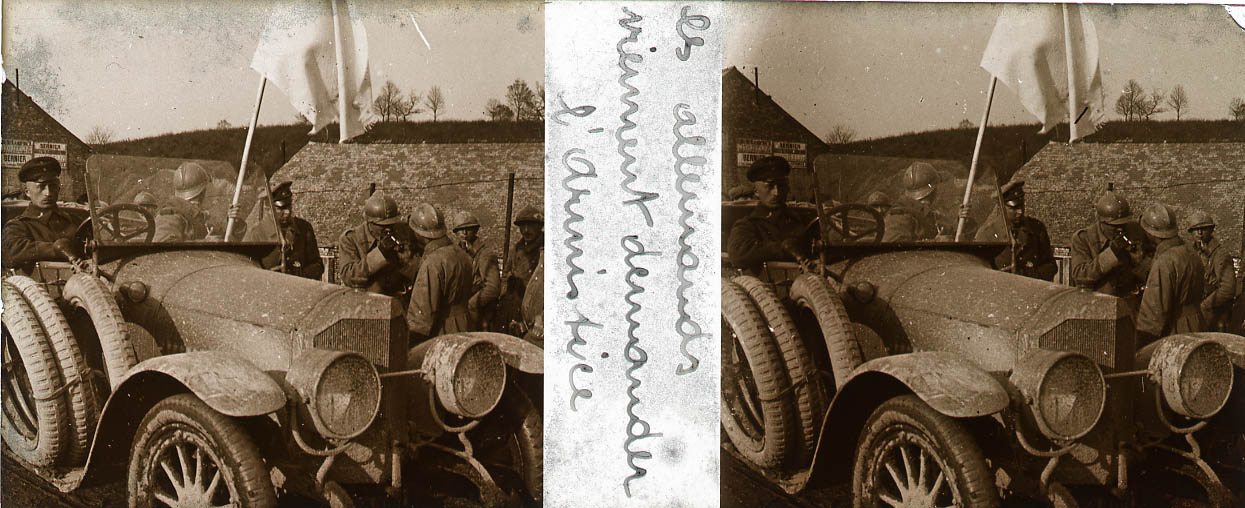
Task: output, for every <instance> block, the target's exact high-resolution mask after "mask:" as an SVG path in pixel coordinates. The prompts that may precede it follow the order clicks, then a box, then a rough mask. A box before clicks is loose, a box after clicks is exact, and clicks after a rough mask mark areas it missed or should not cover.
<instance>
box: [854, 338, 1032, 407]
mask: <svg viewBox="0 0 1245 508" xmlns="http://www.w3.org/2000/svg"><path fill="white" fill-rule="evenodd" d="M869 372H879V373H882V374H886V375H888V376H890V377H893V378H895V379H896V380H898V381H899V382H901V383H903V384H904V386H906V387H907V388H908V389H909V390H911V391H912V393H913V394H915V395H916V396H917V397H920V398H921V400H922V401H924V402H925V403H926V404H929V407H932V408H934V410H935V411H938V412H939V413H942V414H944V415H947V416H950V417H952V418H971V417H975V416H985V415H989V414H994V413H997V412H999V411H1002V410H1003V409H1004V408H1006V407H1007V405H1008V402H1009V399H1008V396H1007V389H1005V388H1003V385H1001V384H999V382H998V380H996V379H995V378H994V377H993V376H991V375H990V374H989V373H988V372H986V371H985V370H983V369H982V368H981V367H978V366H977V365H976V364H974V363H973V362H970V361H968V360H966V359H964V358H962V357H960V356H958V355H955V354H952V353H946V352H941V351H924V352H919V353H908V354H902V355H893V356H886V357H882V358H878V359H875V360H870V361H868V362H865V363H864V364H862V365H861V366H860V367H858V368H856V370H855V371H854V372H852V377H851V379H849V380H848V381H847V382H848V384H849V385H850V384H851V383H852V382H853V381H855V380H856V378H857V377H860V376H861V375H863V374H866V373H869Z"/></svg>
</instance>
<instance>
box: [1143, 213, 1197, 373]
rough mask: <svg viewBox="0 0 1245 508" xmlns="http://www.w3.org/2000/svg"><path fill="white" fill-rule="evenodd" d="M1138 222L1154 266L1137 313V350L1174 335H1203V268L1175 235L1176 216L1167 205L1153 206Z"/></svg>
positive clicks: (1177, 235)
mask: <svg viewBox="0 0 1245 508" xmlns="http://www.w3.org/2000/svg"><path fill="white" fill-rule="evenodd" d="M1140 222H1141V228H1142V229H1143V230H1145V234H1146V236H1147V237H1149V239H1150V242H1151V243H1153V244H1154V262H1153V263H1152V264H1151V266H1150V274H1149V276H1148V277H1147V278H1146V286H1145V287H1146V290H1145V292H1144V293H1142V294H1141V307H1140V309H1139V310H1138V311H1137V347H1138V348H1140V347H1142V346H1145V345H1146V344H1149V343H1151V342H1154V341H1155V340H1157V339H1159V338H1160V337H1166V336H1168V335H1171V334H1173V333H1196V332H1201V331H1205V329H1206V320H1205V318H1204V316H1203V315H1202V308H1201V305H1202V295H1203V294H1204V292H1203V289H1202V288H1203V286H1204V285H1205V283H1206V281H1205V278H1204V277H1205V276H1204V268H1203V267H1202V260H1201V258H1199V257H1198V255H1197V253H1196V252H1194V251H1193V249H1192V248H1190V247H1189V246H1188V245H1186V244H1185V243H1184V240H1181V239H1180V235H1179V234H1177V233H1178V229H1177V227H1176V213H1175V212H1173V211H1172V209H1171V207H1169V206H1167V205H1164V204H1161V203H1159V204H1153V205H1150V206H1149V207H1147V208H1146V210H1145V212H1144V213H1142V214H1141V221H1140Z"/></svg>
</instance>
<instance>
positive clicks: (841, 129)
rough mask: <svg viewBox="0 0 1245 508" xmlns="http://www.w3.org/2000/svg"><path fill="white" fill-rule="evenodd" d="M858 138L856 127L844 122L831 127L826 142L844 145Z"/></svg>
mask: <svg viewBox="0 0 1245 508" xmlns="http://www.w3.org/2000/svg"><path fill="white" fill-rule="evenodd" d="M855 139H856V129H853V128H851V127H848V126H846V125H843V124H839V125H835V126H834V128H832V129H830V133H828V134H826V143H829V144H831V145H843V144H847V143H851V142H852V141H854V140H855Z"/></svg>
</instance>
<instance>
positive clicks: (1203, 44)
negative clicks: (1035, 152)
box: [723, 3, 1245, 138]
mask: <svg viewBox="0 0 1245 508" xmlns="http://www.w3.org/2000/svg"><path fill="white" fill-rule="evenodd" d="M1001 8H1002V7H1001V6H1000V5H998V4H976V5H965V4H944V5H930V4H902V3H893V4H881V3H871V4H856V3H846V4H844V3H838V4H835V3H832V4H826V3H818V4H813V3H787V4H773V3H747V4H741V3H728V4H727V7H726V8H725V9H724V10H725V11H726V13H727V15H728V16H729V18H728V19H727V20H726V22H727V23H728V25H727V26H729V27H730V30H729V32H730V36H729V37H728V43H727V49H726V56H725V58H724V60H725V61H724V62H723V64H724V67H729V66H732V65H733V66H737V67H741V68H743V70H744V72H745V73H746V74H747V75H748V76H749V78H751V77H752V68H753V67H754V66H756V67H759V71H760V81H761V89H762V90H764V91H765V92H766V93H768V94H770V95H771V96H773V97H774V99H775V100H776V101H778V103H779V104H781V105H782V106H783V107H784V108H785V109H786V110H787V111H788V112H790V113H791V114H792V115H793V116H795V117H796V118H797V119H799V120H800V121H801V122H802V123H804V125H805V126H807V127H808V128H809V129H810V130H812V131H813V132H814V133H815V134H818V135H821V136H823V137H824V136H825V134H826V133H827V132H829V130H830V129H831V128H832V127H833V126H835V125H836V124H844V125H847V126H850V127H852V128H854V129H855V130H856V131H857V133H858V134H859V136H860V137H864V138H870V137H879V136H888V135H892V134H900V133H904V132H911V131H923V130H929V129H943V128H951V127H955V126H956V124H958V123H959V122H960V121H961V120H963V119H965V118H967V119H969V120H970V121H972V122H973V124H974V125H976V124H977V123H979V122H980V121H981V112H982V109H983V108H984V106H985V97H986V90H987V88H988V87H989V83H990V75H989V74H988V73H987V72H986V71H984V70H982V69H981V67H980V63H981V55H982V52H983V51H984V49H985V45H986V42H987V40H989V38H990V32H991V30H992V29H993V28H994V21H995V19H996V18H997V17H998V13H999V11H1000V9H1001ZM1089 12H1090V15H1091V17H1092V18H1093V20H1094V23H1095V25H1096V27H1097V30H1098V37H1099V43H1100V63H1101V68H1102V77H1103V85H1104V89H1105V90H1106V91H1107V107H1108V112H1107V119H1109V120H1114V119H1117V118H1118V116H1117V115H1116V114H1115V113H1114V105H1115V99H1116V97H1118V96H1119V92H1120V90H1121V89H1122V88H1123V87H1124V85H1125V84H1126V83H1127V82H1128V80H1129V79H1136V80H1137V81H1138V82H1139V83H1140V84H1141V85H1142V86H1143V87H1144V88H1145V89H1146V90H1147V91H1148V90H1150V89H1151V88H1155V87H1157V88H1161V89H1163V90H1171V88H1172V87H1173V86H1175V85H1177V84H1180V85H1184V88H1185V91H1186V93H1187V94H1188V96H1189V99H1190V101H1189V102H1190V106H1189V108H1188V110H1187V111H1185V112H1182V114H1181V117H1182V118H1206V119H1223V118H1227V117H1228V102H1229V101H1231V100H1232V98H1233V97H1242V98H1245V31H1242V30H1241V28H1239V27H1238V26H1237V25H1236V24H1235V23H1233V21H1232V19H1231V18H1230V17H1229V16H1228V15H1227V13H1226V12H1225V11H1224V9H1223V7H1220V6H1205V5H1190V6H1185V5H1159V6H1145V5H1124V6H1104V5H1094V6H1090V7H1089ZM744 67H746V68H744ZM1156 118H1159V119H1168V118H1170V119H1175V115H1174V114H1172V113H1163V114H1160V115H1159V116H1158V117H1156ZM1031 122H1032V123H1036V122H1037V120H1036V119H1035V118H1033V117H1032V116H1029V115H1028V114H1027V113H1025V112H1024V109H1023V108H1022V107H1021V106H1020V102H1019V101H1018V100H1017V98H1016V95H1015V94H1014V93H1013V92H1012V91H1011V90H1010V89H1008V88H1007V87H1005V86H1003V85H1002V84H1000V85H999V87H998V89H997V90H996V92H995V99H994V108H993V110H992V111H991V118H990V124H991V125H998V124H1014V123H1031Z"/></svg>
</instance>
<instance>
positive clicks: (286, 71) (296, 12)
mask: <svg viewBox="0 0 1245 508" xmlns="http://www.w3.org/2000/svg"><path fill="white" fill-rule="evenodd" d="M331 2H337V11H338V15H339V16H340V18H341V22H340V25H341V40H342V52H341V54H342V61H341V62H340V65H342V66H343V67H344V68H345V76H346V79H345V83H343V90H342V93H341V94H340V97H341V98H343V99H344V100H346V101H347V102H346V118H345V119H344V120H343V121H340V122H339V125H340V126H341V139H342V140H346V139H349V138H352V137H355V136H358V135H359V134H362V133H363V129H364V127H365V124H366V122H367V121H368V120H369V119H370V116H371V115H370V114H369V110H370V108H371V106H372V80H371V77H370V76H369V72H368V65H367V31H366V30H365V29H364V28H363V22H362V21H361V20H359V18H358V15H357V14H356V12H355V8H354V4H353V2H351V1H350V0H345V1H344V2H343V1H341V0H295V1H293V2H286V3H284V4H282V5H280V6H278V7H275V8H274V9H273V12H272V16H270V17H269V18H268V24H267V25H265V26H264V32H263V34H262V35H261V36H260V39H259V46H258V47H256V48H255V58H253V59H252V60H251V68H252V69H255V70H256V71H258V72H259V73H261V74H263V75H264V76H266V77H267V78H268V81H270V82H271V83H272V84H273V85H276V86H277V88H280V89H281V90H282V91H283V92H285V94H286V95H287V96H289V98H290V104H291V105H293V106H294V109H296V110H298V112H299V113H302V114H303V116H306V117H307V120H310V121H311V124H312V128H311V134H315V133H316V132H319V131H320V129H323V128H324V126H326V125H328V124H330V123H332V122H333V121H336V120H338V118H337V117H338V105H337V100H338V97H339V94H338V90H337V85H338V83H337V81H338V80H337V76H338V74H337V65H338V64H339V62H338V61H337V48H335V47H334V40H335V38H334V34H333V5H332V3H331ZM343 4H344V8H343Z"/></svg>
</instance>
